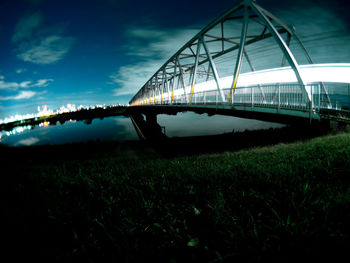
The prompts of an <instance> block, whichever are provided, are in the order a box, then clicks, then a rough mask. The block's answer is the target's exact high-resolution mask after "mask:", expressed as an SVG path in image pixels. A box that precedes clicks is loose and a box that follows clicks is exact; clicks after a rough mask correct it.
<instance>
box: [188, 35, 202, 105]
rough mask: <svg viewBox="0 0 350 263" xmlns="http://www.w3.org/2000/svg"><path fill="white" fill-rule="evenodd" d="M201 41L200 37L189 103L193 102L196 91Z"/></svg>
mask: <svg viewBox="0 0 350 263" xmlns="http://www.w3.org/2000/svg"><path fill="white" fill-rule="evenodd" d="M200 42H201V41H200V40H199V39H198V41H197V53H196V60H195V62H194V69H193V77H192V84H191V97H190V102H189V104H191V103H192V96H193V92H194V86H195V85H196V77H197V70H198V60H199V53H200V51H201V43H200Z"/></svg>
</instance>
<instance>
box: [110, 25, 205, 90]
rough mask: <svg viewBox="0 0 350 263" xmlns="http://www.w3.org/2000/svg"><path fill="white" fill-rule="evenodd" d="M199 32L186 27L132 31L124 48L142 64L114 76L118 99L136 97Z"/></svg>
mask: <svg viewBox="0 0 350 263" xmlns="http://www.w3.org/2000/svg"><path fill="white" fill-rule="evenodd" d="M198 31H199V28H198V29H193V28H184V29H174V30H167V31H163V30H159V29H154V28H131V29H129V30H128V31H127V33H126V35H127V37H128V38H129V39H130V42H128V45H127V46H125V47H124V48H125V49H126V50H127V52H126V53H127V54H128V55H129V56H131V57H134V58H137V60H138V62H137V63H134V64H129V65H125V66H122V67H120V68H119V69H118V70H117V71H116V72H114V73H112V74H110V76H109V78H110V82H109V84H112V85H113V84H114V85H115V84H117V85H118V86H119V88H116V89H114V90H113V92H114V94H113V95H115V96H121V95H134V94H135V93H136V92H137V91H138V90H139V89H140V88H141V87H142V86H143V85H144V84H145V83H146V81H147V80H148V79H149V78H150V77H151V76H152V75H153V74H154V73H155V72H156V71H157V70H158V69H159V68H160V67H161V66H162V65H163V64H164V63H165V62H166V60H168V59H169V58H170V56H172V55H173V54H175V52H176V51H177V50H178V49H179V48H181V47H182V46H183V45H184V44H185V43H186V42H187V41H189V40H190V39H191V38H192V37H193V36H194V35H195V34H196V33H198Z"/></svg>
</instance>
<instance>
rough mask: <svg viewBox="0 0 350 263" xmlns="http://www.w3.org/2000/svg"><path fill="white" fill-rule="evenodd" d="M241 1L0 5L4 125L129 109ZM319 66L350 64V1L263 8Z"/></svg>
mask: <svg viewBox="0 0 350 263" xmlns="http://www.w3.org/2000/svg"><path fill="white" fill-rule="evenodd" d="M238 2H239V1H236V0H216V1H208V0H190V1H188V0H177V1H155V0H148V1H139V0H134V1H131V0H130V1H122V0H92V1H88V0H85V1H80V0H60V1H56V0H0V119H2V118H5V117H8V116H10V115H15V114H26V113H34V112H36V110H37V106H38V105H48V107H49V108H50V109H53V110H54V109H57V108H59V107H60V106H61V105H65V104H68V103H70V104H76V105H80V104H82V105H84V106H88V105H95V104H106V105H112V104H117V103H121V104H124V103H128V101H129V100H130V99H131V98H132V96H133V95H134V94H135V93H136V92H137V91H138V90H139V89H140V88H141V87H142V86H143V84H144V83H145V82H146V81H147V80H148V79H149V78H150V77H151V76H152V75H153V74H154V73H155V72H156V70H158V68H159V67H160V66H161V65H163V64H164V62H165V61H166V60H167V59H168V58H170V57H171V56H172V55H173V54H174V53H175V52H176V51H177V50H178V49H179V48H181V47H182V45H184V44H185V43H186V42H187V41H188V40H189V39H191V38H192V37H193V36H194V35H195V34H196V33H197V32H199V31H200V30H201V29H202V28H203V27H205V26H206V25H207V24H209V23H210V22H211V21H212V20H214V19H215V18H216V17H218V16H219V15H220V14H222V13H223V12H225V11H226V10H228V9H229V8H231V7H233V6H234V5H235V4H237V3H238ZM257 3H258V4H259V5H261V6H262V7H264V8H265V9H267V10H269V11H271V12H272V13H273V14H275V15H276V16H277V17H279V18H280V19H281V20H283V21H285V22H286V23H287V24H293V25H295V27H296V30H297V32H298V33H299V35H300V37H301V38H302V40H303V41H304V44H305V45H306V46H307V48H308V49H309V51H310V53H311V55H312V57H313V58H314V60H315V62H316V63H327V62H344V63H350V15H349V14H348V10H350V1H346V0H284V1H277V0H257Z"/></svg>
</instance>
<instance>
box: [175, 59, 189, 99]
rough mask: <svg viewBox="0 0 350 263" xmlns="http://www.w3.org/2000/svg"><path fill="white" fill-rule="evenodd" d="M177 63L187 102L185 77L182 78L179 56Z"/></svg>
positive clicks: (182, 72)
mask: <svg viewBox="0 0 350 263" xmlns="http://www.w3.org/2000/svg"><path fill="white" fill-rule="evenodd" d="M177 63H178V64H179V70H180V78H181V82H182V86H183V88H184V95H185V103H186V104H187V101H188V100H187V93H186V83H185V78H184V71H183V69H182V67H181V64H180V60H179V57H177Z"/></svg>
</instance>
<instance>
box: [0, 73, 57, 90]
mask: <svg viewBox="0 0 350 263" xmlns="http://www.w3.org/2000/svg"><path fill="white" fill-rule="evenodd" d="M0 77H2V78H0V90H17V89H19V88H24V89H25V88H33V87H38V88H43V87H47V86H48V85H49V84H50V82H53V79H39V80H38V81H36V82H34V83H33V82H32V81H30V80H27V81H22V82H7V81H5V77H4V76H0Z"/></svg>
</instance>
